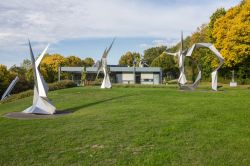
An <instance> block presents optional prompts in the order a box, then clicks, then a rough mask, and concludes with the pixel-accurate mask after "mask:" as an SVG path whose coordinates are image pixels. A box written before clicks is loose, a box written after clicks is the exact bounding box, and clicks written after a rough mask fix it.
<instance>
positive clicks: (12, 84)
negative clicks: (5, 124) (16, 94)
mask: <svg viewBox="0 0 250 166" xmlns="http://www.w3.org/2000/svg"><path fill="white" fill-rule="evenodd" d="M18 81H19V78H18V76H16V78H15V79H14V80H13V81H12V82H11V83H10V85H9V87H8V88H7V90H6V91H5V92H4V94H3V95H2V98H1V101H3V100H4V99H5V98H6V97H8V96H9V95H10V92H11V91H12V90H13V88H14V86H15V85H16V83H17V82H18Z"/></svg>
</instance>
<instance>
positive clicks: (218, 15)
mask: <svg viewBox="0 0 250 166" xmlns="http://www.w3.org/2000/svg"><path fill="white" fill-rule="evenodd" d="M225 14H226V10H225V9H224V8H219V9H217V10H216V11H215V12H214V13H213V14H212V15H211V16H210V22H209V24H208V27H209V31H208V34H209V37H210V40H211V42H212V43H214V42H215V39H214V38H213V36H212V32H213V29H214V23H215V22H216V21H217V20H218V19H219V18H221V17H223V16H225Z"/></svg>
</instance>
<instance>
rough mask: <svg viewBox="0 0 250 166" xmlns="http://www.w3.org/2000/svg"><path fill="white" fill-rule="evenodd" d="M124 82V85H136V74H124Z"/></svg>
mask: <svg viewBox="0 0 250 166" xmlns="http://www.w3.org/2000/svg"><path fill="white" fill-rule="evenodd" d="M122 82H123V84H128V83H130V84H133V83H134V74H133V73H132V74H131V73H122Z"/></svg>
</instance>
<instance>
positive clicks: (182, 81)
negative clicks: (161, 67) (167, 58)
mask: <svg viewBox="0 0 250 166" xmlns="http://www.w3.org/2000/svg"><path fill="white" fill-rule="evenodd" d="M201 47H204V48H208V49H210V50H211V51H212V52H213V53H214V54H215V56H216V57H217V58H218V59H219V65H218V67H217V68H216V69H215V70H214V71H213V72H212V73H211V76H212V84H211V85H212V89H213V90H215V91H217V79H218V70H219V69H220V67H221V66H222V65H223V63H224V58H223V57H222V55H221V54H220V53H219V51H218V50H217V49H216V48H215V47H214V45H213V44H211V43H195V44H193V46H192V47H191V48H190V49H188V50H184V51H183V34H181V48H180V50H179V52H176V53H169V52H166V53H167V54H169V55H173V56H177V57H178V62H179V69H180V77H179V79H178V82H179V86H180V89H183V90H193V89H195V88H196V87H197V86H198V84H199V82H200V80H201V69H200V67H199V65H198V64H197V68H198V76H197V78H196V80H195V82H194V83H193V84H192V85H186V82H187V80H186V76H185V72H184V62H185V57H191V56H192V54H193V51H194V50H195V49H196V48H201Z"/></svg>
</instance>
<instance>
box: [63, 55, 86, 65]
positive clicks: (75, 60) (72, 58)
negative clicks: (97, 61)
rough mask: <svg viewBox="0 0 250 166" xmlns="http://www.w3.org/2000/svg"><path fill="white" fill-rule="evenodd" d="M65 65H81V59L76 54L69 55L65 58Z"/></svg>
mask: <svg viewBox="0 0 250 166" xmlns="http://www.w3.org/2000/svg"><path fill="white" fill-rule="evenodd" d="M66 60H67V65H68V66H70V67H80V66H82V60H81V59H80V58H78V57H76V56H73V55H72V56H69V57H67V58H66Z"/></svg>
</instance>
